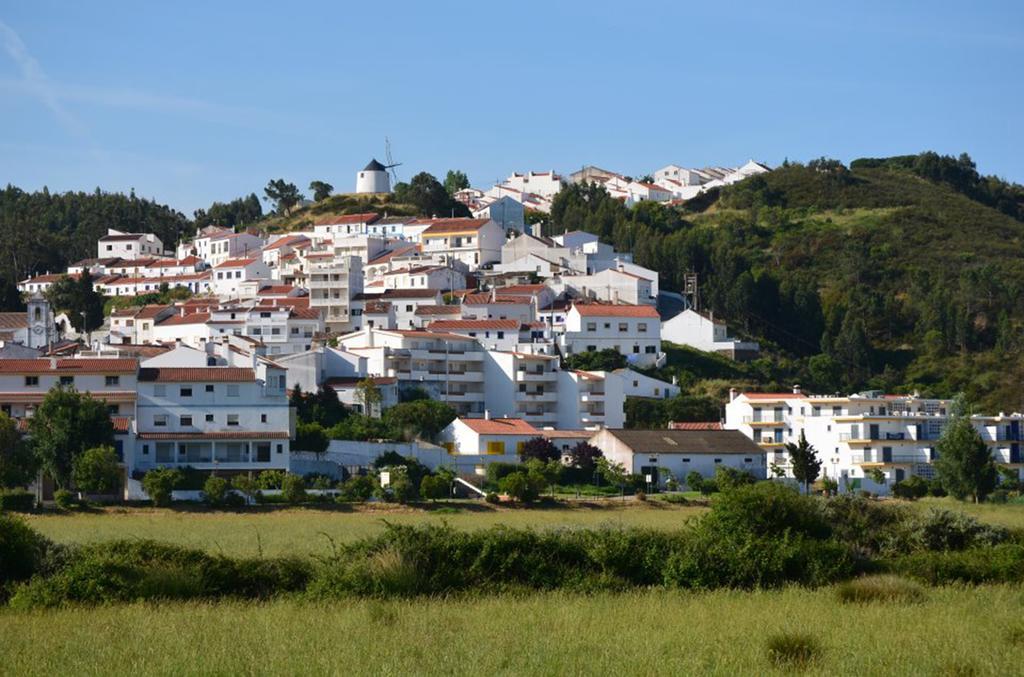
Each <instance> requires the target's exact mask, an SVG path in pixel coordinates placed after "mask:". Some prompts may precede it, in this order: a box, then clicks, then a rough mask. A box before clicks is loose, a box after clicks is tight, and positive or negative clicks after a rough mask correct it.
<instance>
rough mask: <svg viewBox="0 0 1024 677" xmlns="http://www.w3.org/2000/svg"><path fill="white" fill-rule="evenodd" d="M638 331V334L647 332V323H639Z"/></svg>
mask: <svg viewBox="0 0 1024 677" xmlns="http://www.w3.org/2000/svg"><path fill="white" fill-rule="evenodd" d="M636 330H637V331H638V332H640V333H643V332H645V331H647V323H646V322H638V323H637V325H636Z"/></svg>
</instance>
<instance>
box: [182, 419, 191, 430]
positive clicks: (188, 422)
mask: <svg viewBox="0 0 1024 677" xmlns="http://www.w3.org/2000/svg"><path fill="white" fill-rule="evenodd" d="M181 427H182V428H191V427H192V417H191V416H182V417H181Z"/></svg>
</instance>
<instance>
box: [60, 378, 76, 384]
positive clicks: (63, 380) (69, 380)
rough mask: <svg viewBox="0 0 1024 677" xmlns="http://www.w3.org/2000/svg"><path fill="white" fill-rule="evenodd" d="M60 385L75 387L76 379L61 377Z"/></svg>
mask: <svg viewBox="0 0 1024 677" xmlns="http://www.w3.org/2000/svg"><path fill="white" fill-rule="evenodd" d="M60 384H61V385H62V386H73V385H75V377H74V376H61V377H60Z"/></svg>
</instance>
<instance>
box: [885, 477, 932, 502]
mask: <svg viewBox="0 0 1024 677" xmlns="http://www.w3.org/2000/svg"><path fill="white" fill-rule="evenodd" d="M892 495H893V496H895V497H896V498H902V499H906V500H908V501H916V500H917V499H919V498H923V497H925V496H927V495H928V482H927V480H925V479H924V478H923V477H921V476H920V475H911V476H910V477H908V478H907V479H905V480H901V481H899V482H897V483H896V484H894V485H892Z"/></svg>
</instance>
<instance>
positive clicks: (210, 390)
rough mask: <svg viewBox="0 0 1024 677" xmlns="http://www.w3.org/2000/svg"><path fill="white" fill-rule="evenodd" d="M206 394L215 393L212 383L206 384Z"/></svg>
mask: <svg viewBox="0 0 1024 677" xmlns="http://www.w3.org/2000/svg"><path fill="white" fill-rule="evenodd" d="M206 392H208V393H212V392H213V384H212V383H207V384H206Z"/></svg>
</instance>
